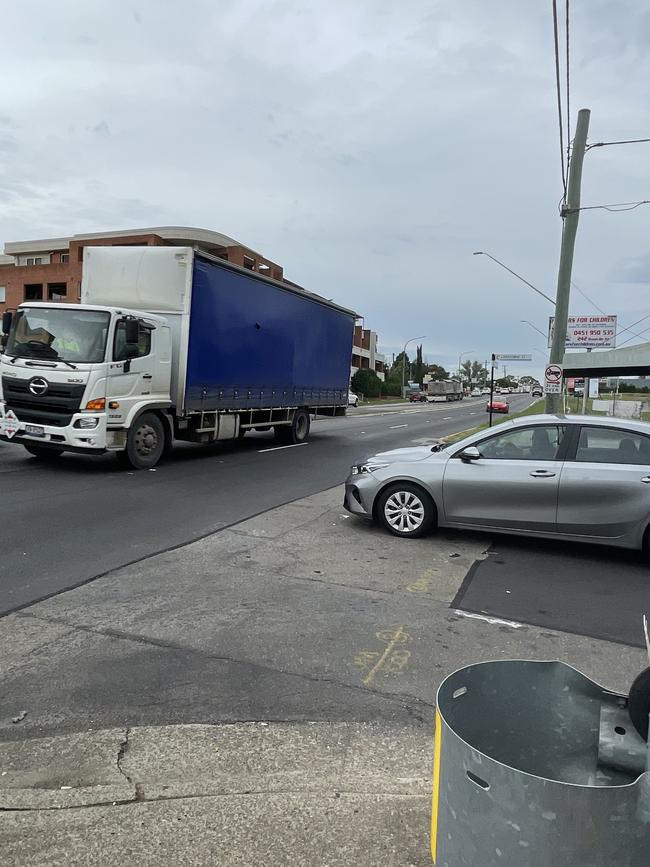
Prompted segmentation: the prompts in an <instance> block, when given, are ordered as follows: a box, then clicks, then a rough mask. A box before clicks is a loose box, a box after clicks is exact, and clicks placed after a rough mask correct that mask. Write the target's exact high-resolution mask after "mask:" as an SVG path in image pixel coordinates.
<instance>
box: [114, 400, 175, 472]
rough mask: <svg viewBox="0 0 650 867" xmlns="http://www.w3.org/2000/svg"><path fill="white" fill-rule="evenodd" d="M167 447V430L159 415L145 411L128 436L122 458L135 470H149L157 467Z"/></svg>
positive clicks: (130, 429)
mask: <svg viewBox="0 0 650 867" xmlns="http://www.w3.org/2000/svg"><path fill="white" fill-rule="evenodd" d="M164 449H165V430H164V428H163V426H162V422H161V421H160V419H159V418H158V416H157V415H154V414H153V413H152V412H145V413H143V414H142V415H141V416H139V417H138V418H137V419H136V420H135V422H134V424H133V425H132V427H131V428H129V433H128V436H127V438H126V451H125V452H122V453H121V455H122V460H123V461H124V462H125V463H128V464H130V465H131V466H132V467H133V469H134V470H149V469H151V468H152V467H155V466H156V464H157V463H158V461H159V460H160V458H161V457H162V455H163V451H164Z"/></svg>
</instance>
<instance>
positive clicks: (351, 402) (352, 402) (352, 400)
mask: <svg viewBox="0 0 650 867" xmlns="http://www.w3.org/2000/svg"><path fill="white" fill-rule="evenodd" d="M348 406H359V398H358V397H357V396H356V394H353V392H351V391H349V392H348Z"/></svg>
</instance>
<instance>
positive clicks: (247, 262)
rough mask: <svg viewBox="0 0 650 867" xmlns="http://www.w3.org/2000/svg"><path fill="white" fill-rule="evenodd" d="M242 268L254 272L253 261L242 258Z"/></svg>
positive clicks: (248, 258)
mask: <svg viewBox="0 0 650 867" xmlns="http://www.w3.org/2000/svg"><path fill="white" fill-rule="evenodd" d="M244 268H248V270H249V271H254V270H255V259H251V257H250V256H244Z"/></svg>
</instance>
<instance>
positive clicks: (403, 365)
mask: <svg viewBox="0 0 650 867" xmlns="http://www.w3.org/2000/svg"><path fill="white" fill-rule="evenodd" d="M425 337H426V334H423V335H422V337H409V339H408V340H407V341H406V343H405V344H404V349H403V350H402V397H404V368H405V367H406V347H407V346H408V345H409V343H413V341H414V340H424V339H425Z"/></svg>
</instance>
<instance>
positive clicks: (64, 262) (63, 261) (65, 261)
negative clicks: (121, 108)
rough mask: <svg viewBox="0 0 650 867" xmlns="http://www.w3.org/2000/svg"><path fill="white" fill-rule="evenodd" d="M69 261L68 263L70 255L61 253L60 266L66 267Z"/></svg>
mask: <svg viewBox="0 0 650 867" xmlns="http://www.w3.org/2000/svg"><path fill="white" fill-rule="evenodd" d="M69 261H70V254H69V253H61V264H62V265H67V264H68V262H69Z"/></svg>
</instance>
